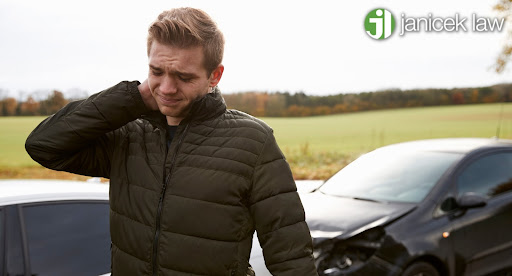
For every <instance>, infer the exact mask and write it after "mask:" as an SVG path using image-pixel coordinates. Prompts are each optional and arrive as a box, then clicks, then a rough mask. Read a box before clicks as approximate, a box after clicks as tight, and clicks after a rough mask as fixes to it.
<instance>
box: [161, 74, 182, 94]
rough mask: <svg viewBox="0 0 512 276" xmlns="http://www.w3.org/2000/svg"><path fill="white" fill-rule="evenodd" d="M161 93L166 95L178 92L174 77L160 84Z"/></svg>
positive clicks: (166, 78)
mask: <svg viewBox="0 0 512 276" xmlns="http://www.w3.org/2000/svg"><path fill="white" fill-rule="evenodd" d="M160 91H161V92H162V93H164V94H173V93H176V91H178V89H177V87H176V80H175V79H174V78H172V77H169V76H167V77H165V78H164V79H163V80H162V83H160Z"/></svg>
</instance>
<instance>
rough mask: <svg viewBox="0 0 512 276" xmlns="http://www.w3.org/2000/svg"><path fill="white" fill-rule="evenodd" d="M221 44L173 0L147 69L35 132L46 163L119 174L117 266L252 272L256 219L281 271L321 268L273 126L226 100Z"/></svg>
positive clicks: (113, 199) (31, 148)
mask: <svg viewBox="0 0 512 276" xmlns="http://www.w3.org/2000/svg"><path fill="white" fill-rule="evenodd" d="M223 48H224V39H223V36H222V33H221V32H220V31H219V30H218V28H217V26H216V24H215V23H214V22H213V21H212V20H211V18H210V17H209V16H208V15H207V14H206V13H204V12H203V11H201V10H197V9H192V8H180V9H174V10H170V11H165V12H163V13H162V14H160V15H159V16H158V19H157V20H156V21H155V22H154V23H153V24H152V25H151V26H150V28H149V35H148V57H149V74H148V79H147V80H146V81H144V82H143V83H139V82H121V83H119V84H117V85H115V86H113V87H111V88H109V89H107V90H104V91H102V92H100V93H98V94H95V95H93V96H91V97H89V98H88V99H86V100H83V101H77V102H72V103H70V104H68V105H67V106H66V107H64V108H63V109H62V110H60V111H59V112H58V113H56V114H55V115H53V116H50V117H49V118H47V119H46V120H44V121H43V122H42V123H41V124H40V125H39V126H38V127H37V128H36V129H35V130H34V131H33V132H32V133H31V134H30V136H29V137H28V139H27V142H26V149H27V151H28V153H29V154H30V155H31V156H32V158H33V159H34V160H36V161H37V162H39V163H40V164H42V165H43V166H46V167H48V168H51V169H54V170H63V171H68V172H73V173H78V174H83V175H90V176H102V177H106V178H110V209H111V212H110V228H111V229H110V232H111V238H112V271H113V274H114V275H116V276H117V275H119V276H126V275H219V276H220V275H244V276H245V275H247V274H248V273H249V272H250V270H251V269H250V265H249V263H248V259H249V254H250V251H251V245H252V236H253V233H254V230H257V233H258V238H259V240H260V244H261V245H262V248H263V253H264V257H265V262H266V265H267V267H268V269H269V270H270V271H271V273H272V274H274V275H290V276H292V275H293V276H307V275H317V273H316V269H315V266H314V262H313V257H312V245H311V236H310V234H309V229H308V226H307V224H306V223H305V221H304V210H303V207H302V204H301V202H300V199H299V196H298V194H297V192H296V186H295V183H294V181H293V178H292V174H291V172H290V169H289V166H288V164H287V163H286V161H285V159H284V157H283V154H282V153H281V151H280V150H279V148H278V146H277V144H276V141H275V139H274V136H273V134H272V130H271V129H270V128H269V127H268V126H267V125H266V124H265V123H263V122H262V121H260V120H258V119H256V118H254V117H251V116H249V115H247V114H245V113H242V112H239V111H235V110H226V105H225V103H224V100H223V99H222V97H221V95H220V92H219V90H218V88H217V84H218V83H219V81H220V79H221V77H222V73H223V70H224V67H223V66H222V64H221V62H222V55H223ZM77 219H79V218H77Z"/></svg>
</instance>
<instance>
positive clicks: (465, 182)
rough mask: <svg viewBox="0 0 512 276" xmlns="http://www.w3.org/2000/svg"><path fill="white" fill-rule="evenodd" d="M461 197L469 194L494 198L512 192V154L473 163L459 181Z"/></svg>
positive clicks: (486, 158) (496, 155) (493, 156)
mask: <svg viewBox="0 0 512 276" xmlns="http://www.w3.org/2000/svg"><path fill="white" fill-rule="evenodd" d="M457 188H458V193H459V194H460V195H462V194H464V193H468V192H472V193H476V194H480V195H483V196H487V197H492V196H495V195H498V194H502V193H505V192H508V191H510V190H512V153H498V154H492V155H487V156H484V157H482V158H480V159H478V160H476V161H475V162H473V163H471V164H470V165H469V166H468V167H467V168H466V169H464V171H463V172H462V173H461V174H460V176H459V177H458V179H457Z"/></svg>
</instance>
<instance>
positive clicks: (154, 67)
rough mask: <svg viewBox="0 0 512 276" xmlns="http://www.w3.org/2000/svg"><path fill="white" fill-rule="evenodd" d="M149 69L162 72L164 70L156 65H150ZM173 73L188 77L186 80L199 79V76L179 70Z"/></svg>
mask: <svg viewBox="0 0 512 276" xmlns="http://www.w3.org/2000/svg"><path fill="white" fill-rule="evenodd" d="M149 68H151V69H153V70H155V71H162V68H160V67H157V66H155V65H151V64H150V65H149ZM173 73H174V74H176V75H180V76H182V77H186V78H195V77H197V75H196V74H194V73H187V72H181V71H177V70H175V71H173Z"/></svg>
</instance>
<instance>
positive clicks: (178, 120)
mask: <svg viewBox="0 0 512 276" xmlns="http://www.w3.org/2000/svg"><path fill="white" fill-rule="evenodd" d="M165 118H166V119H167V124H168V125H170V126H177V125H179V124H180V123H181V120H183V118H181V117H170V116H165Z"/></svg>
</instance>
